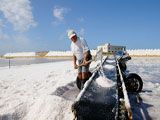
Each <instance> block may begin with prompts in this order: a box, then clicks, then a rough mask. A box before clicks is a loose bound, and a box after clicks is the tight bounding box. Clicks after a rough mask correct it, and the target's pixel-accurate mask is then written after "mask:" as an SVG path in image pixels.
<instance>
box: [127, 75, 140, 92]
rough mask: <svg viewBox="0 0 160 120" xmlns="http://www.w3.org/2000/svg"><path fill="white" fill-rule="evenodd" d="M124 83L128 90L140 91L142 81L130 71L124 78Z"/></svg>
mask: <svg viewBox="0 0 160 120" xmlns="http://www.w3.org/2000/svg"><path fill="white" fill-rule="evenodd" d="M125 85H126V89H127V91H128V92H137V93H139V92H141V91H142V88H143V81H142V79H141V77H140V76H139V75H137V74H136V73H130V74H129V75H128V76H127V77H126V79H125Z"/></svg>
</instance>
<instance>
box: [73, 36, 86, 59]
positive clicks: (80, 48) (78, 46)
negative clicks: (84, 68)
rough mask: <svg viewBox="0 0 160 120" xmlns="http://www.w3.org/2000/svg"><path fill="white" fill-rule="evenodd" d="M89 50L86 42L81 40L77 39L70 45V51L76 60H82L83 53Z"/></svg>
mask: <svg viewBox="0 0 160 120" xmlns="http://www.w3.org/2000/svg"><path fill="white" fill-rule="evenodd" d="M88 50H89V47H88V45H87V42H86V41H85V39H83V38H79V37H78V38H77V41H76V42H75V43H74V42H72V43H71V51H72V52H73V54H74V55H75V56H76V58H77V60H82V59H83V58H84V55H83V54H84V53H85V52H87V51H88Z"/></svg>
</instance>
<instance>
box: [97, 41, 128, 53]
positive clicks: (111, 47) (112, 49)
mask: <svg viewBox="0 0 160 120" xmlns="http://www.w3.org/2000/svg"><path fill="white" fill-rule="evenodd" d="M97 49H98V50H100V49H102V51H103V53H115V52H117V51H126V46H115V45H111V44H110V43H106V44H104V45H101V46H98V47H97Z"/></svg>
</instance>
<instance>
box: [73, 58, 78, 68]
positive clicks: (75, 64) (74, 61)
mask: <svg viewBox="0 0 160 120" xmlns="http://www.w3.org/2000/svg"><path fill="white" fill-rule="evenodd" d="M76 61H77V58H76V56H75V55H73V64H74V69H77V68H78V65H77V63H76Z"/></svg>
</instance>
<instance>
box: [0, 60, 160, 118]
mask: <svg viewBox="0 0 160 120" xmlns="http://www.w3.org/2000/svg"><path fill="white" fill-rule="evenodd" d="M94 65H95V64H94V63H93V65H91V67H93V66H94ZM128 66H129V67H128V69H129V70H130V71H131V72H135V73H138V74H139V75H140V76H141V77H142V79H143V81H144V90H143V92H142V93H140V96H141V98H142V101H140V102H132V104H134V107H133V110H134V111H135V112H140V113H141V116H140V117H138V116H136V118H137V119H138V118H139V119H147V120H148V119H153V120H158V119H159V118H160V109H159V108H160V102H159V99H160V69H159V68H160V58H134V59H132V60H131V61H130V62H129V63H128ZM76 74H77V71H76V70H74V69H73V66H72V62H71V61H65V62H55V63H43V64H33V65H24V66H14V67H11V69H8V67H0V75H1V77H0V120H1V119H5V120H8V119H9V120H12V119H13V120H18V119H19V120H22V119H23V120H72V119H73V114H72V112H71V105H72V103H73V102H74V100H75V98H76V96H77V95H78V93H79V90H78V89H77V88H76V86H75V82H74V81H75V76H76ZM133 97H134V96H133ZM133 99H135V98H133ZM137 115H138V114H137Z"/></svg>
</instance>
